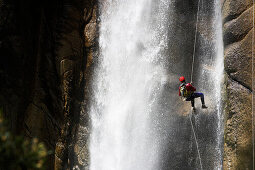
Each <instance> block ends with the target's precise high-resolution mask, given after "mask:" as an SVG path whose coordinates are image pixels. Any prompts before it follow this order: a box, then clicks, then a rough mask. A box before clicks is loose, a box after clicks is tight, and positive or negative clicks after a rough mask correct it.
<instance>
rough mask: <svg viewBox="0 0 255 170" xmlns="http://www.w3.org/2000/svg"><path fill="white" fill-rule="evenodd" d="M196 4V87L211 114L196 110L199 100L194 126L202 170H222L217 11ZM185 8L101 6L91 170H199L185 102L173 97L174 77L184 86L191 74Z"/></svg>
mask: <svg viewBox="0 0 255 170" xmlns="http://www.w3.org/2000/svg"><path fill="white" fill-rule="evenodd" d="M192 2H193V1H192ZM201 2H202V3H201V4H200V5H201V12H200V13H199V24H198V31H199V33H198V45H197V52H196V58H195V60H196V61H195V67H194V74H195V75H194V85H195V86H196V87H197V90H198V91H200V92H203V93H205V99H206V103H207V105H208V106H209V108H208V109H207V110H201V109H200V108H199V107H200V106H201V103H200V101H199V99H196V106H197V107H198V108H199V109H198V110H197V113H196V114H194V115H192V121H193V123H194V129H195V131H196V136H197V139H198V141H197V142H198V145H199V149H200V151H201V152H200V153H201V162H202V164H204V165H203V167H204V169H222V138H223V117H222V109H221V107H222V104H221V87H222V78H223V43H222V28H221V27H222V25H221V9H220V2H218V1H217V0H214V1H210V0H201ZM190 3H191V1H188V2H187V1H184V0H183V1H180V0H157V1H154V0H101V1H99V8H100V9H99V11H100V12H99V14H100V17H99V20H100V24H99V55H98V56H97V58H96V59H95V60H96V66H95V68H94V70H93V76H92V77H93V78H92V81H91V82H92V83H91V85H90V90H91V96H90V107H89V115H90V118H91V135H90V146H89V150H90V153H89V155H90V163H89V166H90V167H89V169H90V170H174V169H199V167H200V166H199V161H198V155H197V150H196V146H195V141H194V137H193V134H192V132H191V125H190V122H189V117H188V114H189V113H190V103H189V102H184V101H182V100H180V98H179V96H178V86H179V82H178V77H179V76H180V75H184V76H186V77H187V79H188V78H189V76H190V70H191V69H190V68H191V58H192V51H193V49H192V47H193V44H192V43H193V40H194V39H193V38H194V27H193V26H194V21H195V18H196V17H194V16H195V15H196V11H195V10H194V9H195V8H190V7H189V5H190ZM195 3H197V1H194V4H195ZM196 7H197V6H196ZM182 8H183V9H182ZM185 10H186V11H185ZM190 21H193V22H190Z"/></svg>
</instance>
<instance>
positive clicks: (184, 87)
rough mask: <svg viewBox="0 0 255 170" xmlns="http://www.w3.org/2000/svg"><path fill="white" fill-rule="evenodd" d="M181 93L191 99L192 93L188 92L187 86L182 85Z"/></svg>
mask: <svg viewBox="0 0 255 170" xmlns="http://www.w3.org/2000/svg"><path fill="white" fill-rule="evenodd" d="M180 93H181V96H182V97H186V98H187V97H189V96H190V92H189V91H188V90H187V88H186V84H181V87H180Z"/></svg>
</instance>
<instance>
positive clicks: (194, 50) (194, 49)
mask: <svg viewBox="0 0 255 170" xmlns="http://www.w3.org/2000/svg"><path fill="white" fill-rule="evenodd" d="M199 5H200V0H198V5H197V21H196V31H195V40H194V46H193V55H192V65H191V76H190V82H192V78H193V71H194V62H195V54H196V44H197V26H198V17H199V11H200V6H199Z"/></svg>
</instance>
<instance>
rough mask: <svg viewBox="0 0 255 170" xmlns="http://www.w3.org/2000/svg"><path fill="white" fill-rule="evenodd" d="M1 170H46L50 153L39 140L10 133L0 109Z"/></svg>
mask: <svg viewBox="0 0 255 170" xmlns="http://www.w3.org/2000/svg"><path fill="white" fill-rule="evenodd" d="M0 155H1V156H0V170H2V169H3V170H32V169H35V170H38V169H45V161H46V157H47V155H49V152H48V151H47V150H46V148H45V146H44V144H43V143H41V142H39V141H38V139H36V138H34V139H32V140H28V139H25V138H24V137H22V136H14V135H13V134H11V133H10V132H9V131H8V128H7V124H6V122H5V121H4V120H3V116H2V109H0Z"/></svg>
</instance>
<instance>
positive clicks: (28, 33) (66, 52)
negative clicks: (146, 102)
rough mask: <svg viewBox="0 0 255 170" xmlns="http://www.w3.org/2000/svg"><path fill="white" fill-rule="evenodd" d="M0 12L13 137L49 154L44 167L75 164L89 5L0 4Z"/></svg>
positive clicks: (4, 103)
mask: <svg viewBox="0 0 255 170" xmlns="http://www.w3.org/2000/svg"><path fill="white" fill-rule="evenodd" d="M0 8H1V9H0V11H1V13H0V53H1V60H2V61H1V66H0V77H1V85H0V106H1V107H3V109H4V113H5V118H6V119H7V120H9V122H10V124H11V128H12V131H13V133H15V134H25V136H26V137H28V138H30V137H38V138H39V140H41V141H43V142H44V143H45V144H46V145H47V147H48V149H50V150H52V151H53V152H54V154H53V155H52V156H51V157H50V159H49V160H48V161H49V162H48V165H49V167H48V169H73V167H76V166H80V165H79V161H78V159H77V157H79V156H78V155H79V152H78V151H77V150H76V149H75V147H74V144H75V141H77V136H76V134H77V133H76V131H77V130H78V123H79V120H80V110H81V107H82V102H83V100H84V87H85V83H86V65H87V64H88V63H87V59H89V58H91V49H92V48H93V45H94V44H93V43H92V41H93V36H94V35H95V34H94V32H93V31H95V29H94V26H95V22H96V21H95V20H93V21H92V18H93V15H96V12H95V11H96V6H95V1H93V0H82V1H81V0H52V1H49V0H46V1H32V0H28V1H21V0H16V1H12V0H3V1H2V0H1V1H0ZM88 27H89V29H88ZM85 28H86V31H85V32H84V29H85ZM87 30H90V31H87ZM94 37H95V36H94Z"/></svg>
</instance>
